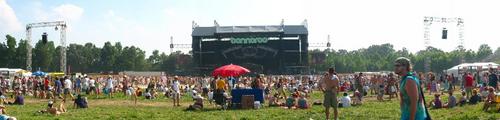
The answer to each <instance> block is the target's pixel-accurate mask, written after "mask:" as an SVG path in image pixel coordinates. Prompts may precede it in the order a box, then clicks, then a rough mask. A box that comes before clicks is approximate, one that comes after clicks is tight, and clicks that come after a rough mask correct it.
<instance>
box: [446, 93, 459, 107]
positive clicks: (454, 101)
mask: <svg viewBox="0 0 500 120" xmlns="http://www.w3.org/2000/svg"><path fill="white" fill-rule="evenodd" d="M448 94H449V95H450V96H449V97H448V102H447V103H444V107H445V108H453V107H455V106H456V104H457V98H456V97H455V96H453V91H449V92H448Z"/></svg>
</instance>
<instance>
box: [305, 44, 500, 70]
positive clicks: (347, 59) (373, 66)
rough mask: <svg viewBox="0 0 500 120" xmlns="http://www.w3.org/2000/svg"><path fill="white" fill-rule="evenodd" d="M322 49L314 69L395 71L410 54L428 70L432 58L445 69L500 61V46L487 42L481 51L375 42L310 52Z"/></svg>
mask: <svg viewBox="0 0 500 120" xmlns="http://www.w3.org/2000/svg"><path fill="white" fill-rule="evenodd" d="M318 53H321V54H326V59H325V61H324V62H323V63H320V64H310V65H311V68H312V69H315V70H326V69H327V68H328V67H335V68H336V70H337V71H338V72H341V73H346V72H360V71H392V70H393V67H394V66H393V65H394V64H393V62H394V60H395V59H396V58H398V57H407V58H409V59H410V60H411V61H412V62H413V64H414V66H413V69H414V70H416V71H425V69H424V63H425V59H426V58H427V57H428V58H430V70H431V71H433V72H442V71H443V70H446V69H449V68H451V67H453V66H455V65H458V64H460V63H461V62H462V60H463V62H466V63H468V62H469V63H470V62H496V63H500V47H499V48H497V49H496V51H495V52H493V50H492V49H491V47H490V46H488V45H487V44H482V45H480V47H479V49H478V50H477V51H473V50H470V49H469V50H466V49H464V47H462V46H458V47H457V48H456V49H455V50H453V51H450V52H445V51H443V50H440V49H438V48H434V47H428V48H427V49H425V50H420V51H418V52H416V53H411V52H409V51H408V50H407V49H406V48H402V49H401V50H395V49H394V46H393V45H391V44H382V45H372V46H369V47H368V48H361V49H358V50H352V51H347V50H343V49H340V50H329V49H327V50H323V51H320V50H312V51H310V52H309V54H310V55H309V56H310V58H311V57H314V56H313V55H315V54H316V55H317V54H318Z"/></svg>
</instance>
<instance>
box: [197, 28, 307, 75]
mask: <svg viewBox="0 0 500 120" xmlns="http://www.w3.org/2000/svg"><path fill="white" fill-rule="evenodd" d="M307 36H308V30H307V27H306V26H304V25H269V26H218V25H217V24H216V25H215V26H212V27H198V26H195V27H193V32H192V37H193V42H192V52H193V59H194V62H195V63H196V64H197V68H198V69H199V70H202V71H210V70H213V69H214V68H215V67H217V66H221V65H225V64H231V63H232V64H238V65H241V66H244V67H247V68H249V69H251V70H252V71H254V72H257V73H266V74H292V73H294V74H295V73H300V72H304V71H306V70H307V69H308V67H307V66H308V59H307V58H308V54H307V53H308V52H307V48H308V40H307Z"/></svg>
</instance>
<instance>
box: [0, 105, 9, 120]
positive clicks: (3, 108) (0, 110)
mask: <svg viewBox="0 0 500 120" xmlns="http://www.w3.org/2000/svg"><path fill="white" fill-rule="evenodd" d="M0 114H2V115H5V114H7V110H5V106H3V105H0ZM0 120H1V119H0Z"/></svg>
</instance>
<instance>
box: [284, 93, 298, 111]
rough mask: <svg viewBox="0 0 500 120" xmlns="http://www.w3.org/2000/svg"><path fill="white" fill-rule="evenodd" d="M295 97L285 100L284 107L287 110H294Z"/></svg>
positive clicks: (295, 104) (294, 95)
mask: <svg viewBox="0 0 500 120" xmlns="http://www.w3.org/2000/svg"><path fill="white" fill-rule="evenodd" d="M296 101H297V95H296V94H293V95H292V96H290V97H288V98H287V99H286V107H287V108H288V109H295V108H296V106H297V102H296Z"/></svg>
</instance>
